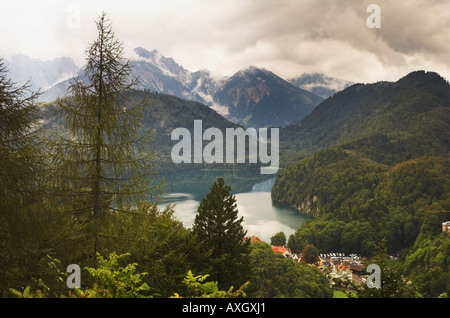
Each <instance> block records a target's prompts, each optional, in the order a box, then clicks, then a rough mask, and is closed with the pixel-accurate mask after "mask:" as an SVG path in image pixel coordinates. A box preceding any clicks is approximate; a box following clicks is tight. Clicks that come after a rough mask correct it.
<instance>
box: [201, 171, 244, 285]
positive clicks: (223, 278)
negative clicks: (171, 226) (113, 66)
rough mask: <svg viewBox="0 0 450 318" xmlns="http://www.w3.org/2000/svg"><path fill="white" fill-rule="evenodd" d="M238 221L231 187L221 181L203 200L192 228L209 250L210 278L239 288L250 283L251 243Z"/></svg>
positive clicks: (217, 182) (214, 185)
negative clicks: (249, 257) (249, 260)
mask: <svg viewBox="0 0 450 318" xmlns="http://www.w3.org/2000/svg"><path fill="white" fill-rule="evenodd" d="M242 222H243V217H240V218H238V210H237V208H236V199H235V197H234V195H232V194H231V187H230V186H229V185H226V184H225V181H224V180H223V178H218V179H217V180H216V181H215V182H214V184H213V185H212V187H211V189H210V192H209V193H208V194H207V195H206V197H204V198H203V199H202V201H201V202H200V206H199V207H198V214H197V215H196V216H195V220H194V224H193V226H192V229H193V231H194V233H195V234H196V235H197V236H198V239H199V240H200V242H202V246H203V247H204V248H205V250H206V251H211V256H210V260H209V265H210V266H211V267H212V269H211V272H210V273H211V276H212V277H213V278H214V279H217V281H218V282H219V286H220V287H222V286H225V287H226V288H229V287H230V286H237V285H241V284H243V283H244V282H245V281H246V280H247V275H248V272H249V264H248V254H249V253H250V248H249V244H250V242H249V240H244V238H245V235H246V233H247V231H244V229H243V227H242Z"/></svg>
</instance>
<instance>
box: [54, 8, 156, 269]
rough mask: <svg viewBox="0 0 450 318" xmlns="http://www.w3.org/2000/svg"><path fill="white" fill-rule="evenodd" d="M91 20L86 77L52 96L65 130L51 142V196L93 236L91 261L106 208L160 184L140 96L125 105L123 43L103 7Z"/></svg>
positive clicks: (127, 85)
mask: <svg viewBox="0 0 450 318" xmlns="http://www.w3.org/2000/svg"><path fill="white" fill-rule="evenodd" d="M96 26H97V31H98V37H97V39H96V40H95V41H94V42H93V43H92V44H91V45H90V47H89V48H88V50H87V51H86V53H87V57H86V66H85V69H84V72H85V74H84V75H85V77H86V80H81V79H79V78H75V79H74V82H73V83H72V84H71V85H70V87H69V89H68V90H69V93H71V95H72V96H71V97H70V98H66V99H62V100H58V101H57V105H58V108H59V110H60V112H61V114H62V116H63V118H64V130H63V132H62V133H60V134H59V136H57V137H56V138H54V139H53V140H52V143H51V145H52V166H53V167H54V175H53V177H54V178H53V181H54V182H53V186H54V195H55V200H59V202H60V203H61V205H62V206H64V207H65V208H66V210H67V212H68V213H70V214H72V217H73V219H74V221H75V223H77V224H79V225H80V227H81V230H80V233H79V235H80V236H81V237H80V238H79V239H80V240H83V241H86V240H92V241H93V251H92V253H91V257H92V258H93V261H94V262H96V256H95V255H96V253H97V252H98V251H99V248H100V246H99V245H100V242H99V241H100V234H101V233H102V232H103V230H104V228H105V227H107V226H108V216H109V212H110V211H111V210H115V211H116V212H123V211H124V210H125V211H126V208H127V206H129V205H132V204H135V203H136V202H139V201H140V200H144V199H147V198H151V197H153V196H156V195H157V194H158V192H159V191H158V188H159V184H157V185H155V184H152V183H153V182H154V178H153V177H154V175H155V173H156V172H155V170H154V166H153V162H152V159H153V156H154V154H152V153H150V152H148V143H149V140H148V136H145V137H147V138H145V137H144V136H139V134H138V127H139V126H140V125H141V120H142V101H141V102H140V103H136V104H127V107H124V100H126V92H128V91H129V90H130V89H131V88H132V86H133V85H134V83H135V82H134V81H132V80H131V81H130V78H129V77H130V72H131V68H130V66H129V64H128V61H125V60H124V58H123V47H122V44H121V43H120V42H118V41H117V39H116V38H115V35H114V33H113V31H112V28H111V24H110V22H109V20H108V19H107V17H106V14H105V13H103V14H102V15H101V16H100V17H99V19H98V21H97V22H96Z"/></svg>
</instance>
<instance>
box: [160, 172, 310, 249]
mask: <svg viewBox="0 0 450 318" xmlns="http://www.w3.org/2000/svg"><path fill="white" fill-rule="evenodd" d="M163 176H164V177H165V179H166V183H165V195H164V200H163V201H161V203H160V205H161V206H164V205H167V204H176V205H175V214H176V217H177V218H178V219H179V220H180V221H181V222H183V224H184V225H185V226H186V227H191V226H192V224H193V222H194V219H195V214H196V213H197V208H198V206H199V204H200V201H201V199H202V198H203V197H204V196H206V194H207V193H208V192H209V189H210V187H211V186H212V184H213V183H214V181H215V180H217V178H218V177H222V178H224V180H225V183H226V184H228V185H230V186H231V189H232V193H233V194H234V195H235V197H236V203H237V208H238V211H239V217H241V216H243V217H244V222H243V227H244V229H245V230H247V236H252V235H256V236H258V237H259V238H260V239H261V240H263V241H265V242H268V243H270V238H271V237H272V236H273V235H274V234H276V233H278V232H284V234H286V237H289V235H290V234H292V233H294V232H295V230H296V229H297V228H298V227H299V226H300V225H301V224H302V223H303V222H305V220H306V216H304V215H303V214H302V213H300V212H299V211H297V210H296V209H294V208H291V207H289V206H287V205H284V204H281V203H278V202H274V201H272V199H271V197H270V190H271V188H272V185H273V183H274V180H275V178H274V177H273V176H271V175H261V174H260V173H259V170H255V171H248V170H243V171H228V170H224V171H212V170H200V171H183V172H174V173H170V174H165V175H163Z"/></svg>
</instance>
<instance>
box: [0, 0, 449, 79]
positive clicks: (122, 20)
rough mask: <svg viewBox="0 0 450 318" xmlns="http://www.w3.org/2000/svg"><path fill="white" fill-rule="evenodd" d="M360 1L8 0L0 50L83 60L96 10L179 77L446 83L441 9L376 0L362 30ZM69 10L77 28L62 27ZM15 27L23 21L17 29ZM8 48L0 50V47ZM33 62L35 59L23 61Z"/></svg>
mask: <svg viewBox="0 0 450 318" xmlns="http://www.w3.org/2000/svg"><path fill="white" fill-rule="evenodd" d="M370 3H371V2H366V1H360V0H347V1H345V2H344V1H334V0H321V1H318V0H302V1H299V0H295V1H294V0H292V1H291V0H276V1H275V0H272V1H269V0H214V1H210V0H179V1H175V0H164V1H145V2H144V1H137V0H129V1H126V2H123V1H117V0H110V1H106V0H103V1H95V2H93V1H86V0H84V1H76V0H71V1H67V0H66V1H44V2H42V1H39V2H37V1H36V2H35V1H16V2H11V3H9V4H8V5H5V6H3V7H2V9H0V17H1V18H2V19H0V28H1V29H0V30H2V31H1V32H2V36H4V38H5V41H4V43H5V45H4V47H3V49H2V51H0V53H2V54H4V52H11V51H25V52H24V53H25V54H28V55H31V56H32V57H47V58H52V57H57V56H61V55H69V56H73V57H74V58H75V59H76V60H77V63H82V62H83V54H84V49H85V48H86V47H87V46H88V44H89V43H90V42H91V41H92V40H93V39H94V38H95V36H96V34H95V32H96V31H95V25H94V23H93V21H94V20H95V19H96V17H97V16H98V15H99V14H100V13H101V12H102V11H106V12H108V14H109V17H110V19H111V20H112V22H113V28H114V30H115V32H116V34H117V36H118V38H119V39H120V40H121V41H123V42H124V45H125V46H126V47H127V48H128V49H132V48H134V47H137V46H142V47H144V48H146V49H148V50H153V49H158V51H160V52H161V53H162V54H164V55H165V56H167V57H172V58H174V59H175V60H176V61H177V62H178V63H180V64H181V65H183V66H184V67H185V68H187V69H189V70H197V69H204V68H207V69H209V70H211V72H212V73H213V74H220V75H232V74H233V73H234V72H236V71H238V70H239V69H242V68H245V67H248V66H250V65H255V66H259V67H264V68H267V69H270V70H272V71H273V72H275V73H277V74H279V75H280V76H282V77H284V78H290V77H294V76H299V75H301V74H302V73H304V72H323V73H325V74H327V75H330V76H335V77H339V78H343V79H347V80H350V81H354V82H371V81H377V80H396V79H398V78H399V77H401V76H404V75H405V74H406V73H408V72H410V71H413V70H417V69H426V70H431V71H436V72H438V73H440V74H441V75H443V76H445V77H447V78H450V62H449V59H448V56H450V2H448V1H438V0H423V1H419V0H404V1H389V0H377V1H376V4H377V5H379V7H380V9H381V28H380V29H369V28H368V27H367V25H366V19H367V17H368V16H369V14H370V13H367V12H366V8H367V5H368V4H370ZM70 5H75V6H79V8H80V22H81V26H80V28H70V27H68V24H67V20H68V18H69V17H70V14H71V12H68V7H69V6H70ZM23 21H25V22H26V23H22V22H23ZM6 43H8V44H6ZM33 55H35V56H33Z"/></svg>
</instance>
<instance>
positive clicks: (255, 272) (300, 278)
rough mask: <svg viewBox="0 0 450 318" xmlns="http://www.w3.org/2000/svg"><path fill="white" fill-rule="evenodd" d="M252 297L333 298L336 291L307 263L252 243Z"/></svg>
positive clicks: (257, 243)
mask: <svg viewBox="0 0 450 318" xmlns="http://www.w3.org/2000/svg"><path fill="white" fill-rule="evenodd" d="M251 249H252V252H251V253H250V258H251V264H252V275H251V278H250V281H251V285H250V286H249V288H248V290H247V296H248V297H251V298H254V297H256V298H331V297H333V292H332V290H331V288H330V283H329V281H328V279H327V278H326V276H325V275H323V274H322V273H321V272H320V270H319V269H318V268H316V267H315V266H311V265H308V264H306V263H305V262H295V261H293V260H292V259H288V258H285V257H284V256H282V255H281V254H279V253H274V252H273V251H272V248H271V247H270V245H269V244H267V243H265V242H252V244H251Z"/></svg>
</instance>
